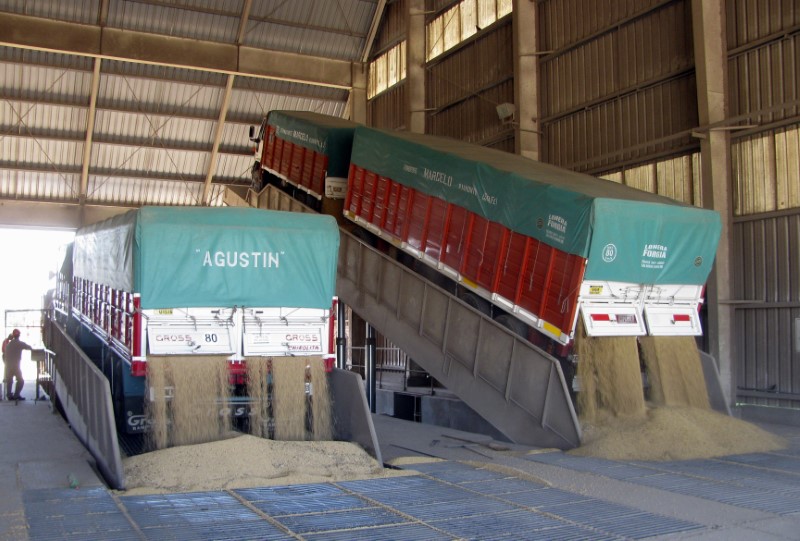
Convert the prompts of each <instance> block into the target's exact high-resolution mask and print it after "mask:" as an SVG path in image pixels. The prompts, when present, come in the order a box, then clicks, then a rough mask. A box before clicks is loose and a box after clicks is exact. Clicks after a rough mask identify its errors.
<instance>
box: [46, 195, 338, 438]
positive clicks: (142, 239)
mask: <svg viewBox="0 0 800 541" xmlns="http://www.w3.org/2000/svg"><path fill="white" fill-rule="evenodd" d="M338 249H339V230H338V228H337V226H336V222H335V220H334V219H333V218H331V217H330V216H324V215H314V214H298V213H290V212H280V211H267V210H260V209H254V208H199V207H143V208H140V209H138V210H132V211H129V212H127V213H124V214H121V215H118V216H116V217H113V218H111V219H109V220H106V221H103V222H99V223H97V224H93V225H90V226H87V227H83V228H81V229H79V230H78V232H77V234H76V236H75V240H74V242H73V244H72V246H71V247H70V249H69V250H68V251H67V258H66V259H65V261H64V264H63V265H62V268H61V272H60V273H59V283H58V287H57V291H56V299H55V300H56V310H57V313H58V318H59V319H60V320H61V322H62V323H64V324H65V326H66V327H67V329H68V331H69V332H70V333H71V334H72V335H73V337H74V338H75V339H76V341H77V342H78V344H79V345H80V346H81V348H82V349H83V350H84V351H85V352H86V353H87V354H88V355H89V357H90V358H92V360H93V361H94V362H95V363H96V364H97V365H98V366H99V367H100V368H101V369H102V370H103V372H104V373H105V375H106V377H107V378H108V379H109V382H110V386H111V393H112V398H113V400H114V409H115V415H116V418H117V422H118V425H119V427H118V429H119V430H120V431H122V432H126V433H137V432H143V431H145V430H146V429H147V426H146V423H145V421H144V409H143V408H144V403H145V399H146V396H147V389H146V374H147V360H148V357H150V356H153V355H159V356H161V355H165V356H170V355H175V356H192V355H197V356H225V357H227V358H228V360H229V367H230V370H231V375H232V381H233V382H234V383H236V382H237V381H239V380H237V379H236V378H237V377H240V376H241V374H243V373H244V366H245V365H244V363H246V359H247V358H248V357H254V356H305V355H315V356H322V357H324V358H326V359H327V360H328V365H329V366H330V365H331V364H332V360H333V358H334V356H335V354H334V340H333V333H334V330H335V324H334V321H333V317H334V314H335V311H334V310H332V308H333V305H332V303H333V302H335V300H334V294H335V292H334V288H335V279H336V264H337V257H338ZM234 414H235V415H236V414H238V415H246V414H247V410H246V408H244V407H243V408H239V409H238V410H237V411H234Z"/></svg>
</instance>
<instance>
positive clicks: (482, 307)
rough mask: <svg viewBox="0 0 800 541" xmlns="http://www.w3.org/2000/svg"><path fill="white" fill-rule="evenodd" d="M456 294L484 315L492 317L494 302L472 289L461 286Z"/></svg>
mask: <svg viewBox="0 0 800 541" xmlns="http://www.w3.org/2000/svg"><path fill="white" fill-rule="evenodd" d="M456 296H457V297H458V298H459V299H460V300H461V301H462V302H464V303H465V304H466V305H468V306H471V307H472V308H474V309H475V310H477V311H478V312H480V313H481V314H483V315H486V316H489V317H491V315H492V303H490V302H489V301H487V300H486V299H484V298H483V297H481V296H479V295H478V294H476V293H473V292H472V291H469V290H467V289H465V288H463V287H459V288H458V291H457V292H456Z"/></svg>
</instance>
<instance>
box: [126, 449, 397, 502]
mask: <svg viewBox="0 0 800 541" xmlns="http://www.w3.org/2000/svg"><path fill="white" fill-rule="evenodd" d="M123 467H124V470H125V478H126V486H127V492H126V493H127V494H152V493H167V492H195V491H204V490H224V489H234V488H248V487H262V486H276V485H290V484H303V483H323V482H333V481H344V480H350V479H367V478H375V477H390V476H396V475H408V473H407V472H402V471H399V470H389V469H384V468H383V467H382V466H381V465H380V464H379V463H378V462H377V461H376V460H375V459H374V458H372V457H371V456H369V455H368V454H367V453H366V452H365V451H364V450H363V449H361V448H360V447H359V446H358V445H355V444H353V443H349V442H340V441H325V442H321V441H319V442H318V441H303V442H297V441H294V442H285V441H274V440H267V439H263V438H257V437H255V436H251V435H248V434H241V435H237V436H234V437H229V438H227V439H224V440H220V441H215V442H210V443H204V444H198V445H185V446H178V447H171V448H168V449H161V450H159V451H153V452H150V453H146V454H143V455H137V456H133V457H129V458H125V459H124V460H123ZM412 473H413V472H412Z"/></svg>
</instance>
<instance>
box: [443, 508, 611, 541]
mask: <svg viewBox="0 0 800 541" xmlns="http://www.w3.org/2000/svg"><path fill="white" fill-rule="evenodd" d="M432 524H433V525H434V526H436V527H437V528H441V529H442V530H445V531H447V532H449V533H451V534H454V535H457V536H458V537H459V538H461V539H480V540H493V539H518V540H520V539H531V538H538V539H549V538H550V536H549V532H550V531H551V529H558V528H564V527H565V526H568V525H566V524H564V523H563V522H560V521H558V520H556V519H554V518H551V517H547V516H544V515H539V514H536V513H527V512H525V511H511V512H508V513H495V514H486V515H478V516H471V517H460V518H456V519H450V518H448V519H447V520H442V521H438V522H432ZM571 529H572V530H573V531H574V533H575V534H576V537H579V538H582V539H602V536H596V534H595V533H594V532H592V531H591V530H587V529H583V528H580V527H578V526H576V527H572V528H571ZM511 533H514V536H513V537H509V536H510V534H511ZM579 534H580V535H579Z"/></svg>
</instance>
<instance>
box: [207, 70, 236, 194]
mask: <svg viewBox="0 0 800 541" xmlns="http://www.w3.org/2000/svg"><path fill="white" fill-rule="evenodd" d="M235 78H236V77H235V76H233V75H228V84H227V85H226V86H225V94H224V95H223V96H222V106H221V107H220V110H219V118H218V119H217V128H216V131H215V133H214V142H213V143H212V144H211V157H210V158H209V159H208V172H207V173H206V181H205V183H204V184H203V196H202V198H201V199H200V202H201V203H202V204H203V205H208V204H209V200H208V196H209V193H210V192H211V181H212V180H213V179H214V171H215V170H216V168H217V157H218V156H219V143H220V141H222V132H223V129H224V128H225V117H226V116H227V115H228V105H230V103H231V91H232V90H233V80H234V79H235Z"/></svg>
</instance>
